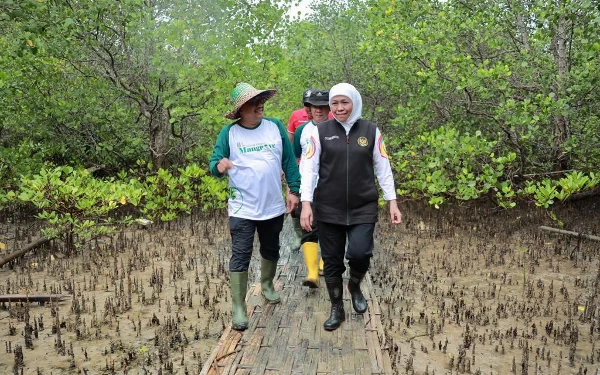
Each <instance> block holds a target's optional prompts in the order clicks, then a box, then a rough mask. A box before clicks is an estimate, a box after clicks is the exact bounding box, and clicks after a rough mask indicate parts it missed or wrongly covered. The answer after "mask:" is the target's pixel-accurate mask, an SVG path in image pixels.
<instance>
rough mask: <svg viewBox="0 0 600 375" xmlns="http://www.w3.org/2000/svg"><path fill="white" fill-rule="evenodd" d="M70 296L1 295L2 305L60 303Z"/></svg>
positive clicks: (0, 301)
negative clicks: (10, 303) (3, 303)
mask: <svg viewBox="0 0 600 375" xmlns="http://www.w3.org/2000/svg"><path fill="white" fill-rule="evenodd" d="M67 298H68V296H63V295H62V294H2V295H0V303H2V302H41V303H46V302H60V301H63V300H65V299H67Z"/></svg>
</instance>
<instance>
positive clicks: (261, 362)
mask: <svg viewBox="0 0 600 375" xmlns="http://www.w3.org/2000/svg"><path fill="white" fill-rule="evenodd" d="M269 350H270V348H268V347H265V346H263V347H261V348H260V350H259V352H258V355H257V356H256V362H255V364H254V367H252V370H251V371H250V375H264V373H265V370H266V368H267V359H268V356H269V353H268V352H269Z"/></svg>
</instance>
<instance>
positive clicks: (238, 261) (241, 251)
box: [229, 215, 283, 272]
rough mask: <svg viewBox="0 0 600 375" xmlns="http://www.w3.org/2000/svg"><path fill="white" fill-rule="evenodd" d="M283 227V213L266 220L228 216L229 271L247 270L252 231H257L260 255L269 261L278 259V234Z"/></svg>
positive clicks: (250, 252) (252, 239)
mask: <svg viewBox="0 0 600 375" xmlns="http://www.w3.org/2000/svg"><path fill="white" fill-rule="evenodd" d="M282 229H283V215H281V216H277V217H274V218H272V219H268V220H250V219H242V218H239V217H229V233H230V234H231V259H230V261H229V271H231V272H244V271H248V267H249V266H250V259H252V248H253V245H254V232H258V240H259V242H260V255H261V256H262V257H263V258H265V259H267V260H270V261H273V262H276V261H277V260H279V234H280V233H281V230H282Z"/></svg>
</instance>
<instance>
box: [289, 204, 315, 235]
mask: <svg viewBox="0 0 600 375" xmlns="http://www.w3.org/2000/svg"><path fill="white" fill-rule="evenodd" d="M310 206H311V207H312V210H313V215H314V212H315V206H314V204H313V203H311V204H310ZM301 214H302V202H300V204H299V205H298V207H296V209H295V210H294V211H292V217H293V218H294V219H300V215H301ZM313 222H314V220H313ZM318 233H319V230H318V229H317V226H316V225H313V228H312V231H310V232H307V231H305V230H304V229H302V239H301V240H300V243H305V242H319V236H318Z"/></svg>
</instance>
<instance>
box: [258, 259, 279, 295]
mask: <svg viewBox="0 0 600 375" xmlns="http://www.w3.org/2000/svg"><path fill="white" fill-rule="evenodd" d="M276 271H277V262H273V261H270V260H266V259H265V258H262V257H261V258H260V287H261V289H262V294H263V296H265V298H266V299H267V301H269V303H279V302H280V301H281V297H280V296H279V293H277V292H276V291H275V285H273V279H274V278H275V272H276Z"/></svg>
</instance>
